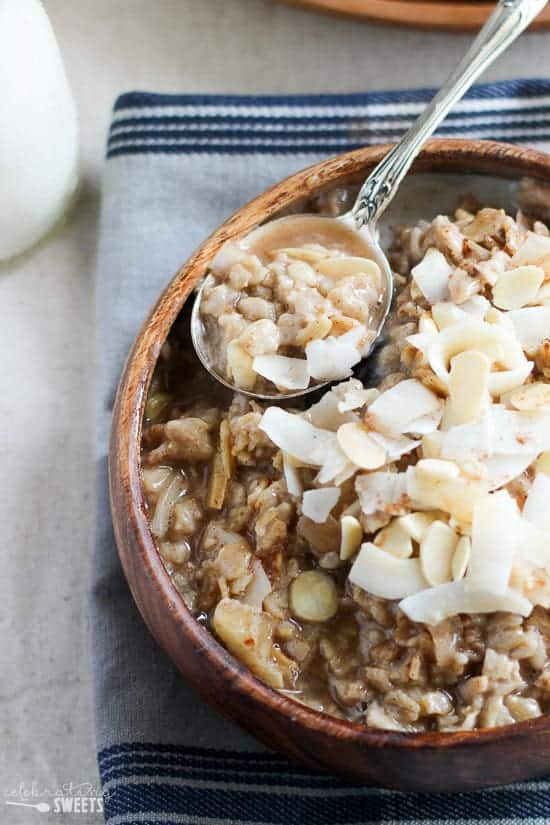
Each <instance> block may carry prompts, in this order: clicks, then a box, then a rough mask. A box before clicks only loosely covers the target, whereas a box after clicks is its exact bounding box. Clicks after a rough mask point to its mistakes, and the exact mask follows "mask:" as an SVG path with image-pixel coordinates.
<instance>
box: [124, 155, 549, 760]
mask: <svg viewBox="0 0 550 825" xmlns="http://www.w3.org/2000/svg"><path fill="white" fill-rule="evenodd" d="M388 148H389V145H384V146H373V147H369V148H365V149H359V150H356V151H354V152H349V153H347V154H344V155H340V156H338V157H335V158H331V159H329V160H326V161H323V162H321V163H318V164H316V165H314V166H311V167H309V168H307V169H305V170H303V171H301V172H298V173H297V174H294V175H292V176H291V177H289V178H287V179H286V180H284V181H282V182H280V183H278V184H276V185H275V186H274V187H272V188H271V189H269V190H268V191H267V192H265V193H263V194H262V195H260V196H259V197H257V198H255V199H254V200H253V201H251V202H250V203H248V204H247V205H246V206H244V207H242V209H240V210H239V211H238V212H237V213H235V214H234V215H233V216H232V217H230V218H229V219H228V220H227V221H226V222H225V223H224V224H223V225H222V226H221V227H220V228H219V229H217V230H216V231H215V232H214V233H213V234H212V235H211V236H210V237H209V238H208V239H207V240H206V241H205V242H204V243H203V244H202V245H201V246H200V247H199V248H198V249H197V251H196V252H195V253H194V254H193V255H192V256H191V258H190V259H189V260H188V261H187V263H186V264H184V266H183V267H182V268H181V269H180V270H179V271H178V272H177V274H176V275H175V277H174V278H173V280H172V281H171V282H170V284H169V285H168V287H167V288H166V289H165V291H164V292H163V293H162V295H161V296H160V298H159V300H158V301H157V303H156V305H155V306H154V307H153V309H152V311H151V313H150V314H149V316H148V318H147V320H146V321H145V323H144V325H143V326H142V328H141V331H140V332H139V334H138V336H137V338H136V340H135V342H134V345H133V347H132V349H131V351H130V353H129V355H128V359H127V361H126V365H125V368H124V372H123V375H122V378H121V381H120V384H119V389H118V393H117V398H116V402H115V407H114V413H113V425H112V432H111V444H110V458H109V476H110V495H111V507H112V512H113V521H114V529H115V536H116V540H117V545H118V547H119V553H120V556H121V560H122V564H123V567H124V569H125V573H126V576H127V579H128V581H129V584H130V588H131V590H132V593H133V595H134V598H135V600H136V602H137V603H138V606H139V607H140V610H142V613H144V611H143V608H142V605H141V604H140V599H139V594H138V592H137V588H136V586H135V582H134V581H133V577H132V575H131V570H129V566H130V564H129V560H128V558H127V557H126V553H125V552H124V551H125V541H126V538H125V536H127V535H128V534H129V533H131V534H132V535H133V537H134V538H135V544H136V546H137V548H138V549H139V558H138V559H134V560H133V563H138V564H141V565H143V568H144V570H145V572H146V573H147V576H148V577H149V579H150V584H151V585H152V587H153V588H154V589H156V590H157V591H158V593H159V595H160V597H161V599H162V601H163V603H164V606H165V608H166V611H169V612H170V614H171V620H172V621H175V622H176V623H177V625H178V627H179V629H180V630H181V634H183V635H186V636H187V637H188V638H189V639H190V641H191V642H192V644H193V647H194V648H195V650H196V651H199V652H200V655H201V656H204V657H206V658H207V659H208V663H209V667H210V668H212V669H214V670H216V671H217V672H218V675H219V674H220V673H221V674H222V678H223V681H224V683H225V685H226V688H227V690H230V691H232V692H233V693H238V694H240V695H241V696H242V698H243V700H246V703H247V709H248V710H250V709H251V705H256V706H257V705H261V706H263V707H264V708H265V707H266V706H267V707H268V708H269V710H270V713H271V715H272V717H273V718H274V720H276V717H277V716H279V717H285V718H286V719H287V720H289V719H291V720H292V721H293V722H294V723H295V724H298V725H299V726H300V727H302V728H307V729H309V730H310V731H312V732H313V731H315V732H317V733H323V734H325V735H327V736H329V737H336V738H338V739H340V740H342V739H345V740H348V741H355V742H356V743H358V744H360V745H364V746H369V747H375V748H376V747H381V746H384V745H388V744H391V745H393V746H397V747H399V748H403V749H405V750H408V749H417V748H445V749H447V748H454V747H457V746H464V745H466V746H468V745H474V744H475V745H476V746H480V745H489V744H494V743H495V742H496V741H502V740H504V739H510V738H516V737H526V736H531V735H536V734H537V733H538V732H541V731H543V730H544V731H546V730H547V729H548V728H549V726H550V717H549V716H541V717H538V718H537V719H534V720H529V721H525V722H517V723H515V724H514V725H508V726H505V727H500V728H491V729H481V730H474V731H459V732H451V733H435V732H434V733H423V734H414V733H413V734H408V733H399V732H391V731H382V730H372V729H369V728H367V727H365V726H362V725H358V724H354V723H352V722H347V721H343V720H340V719H336V718H334V717H331V716H328V715H327V714H324V713H320V712H318V711H314V710H311V709H310V708H307V707H306V706H304V705H301V704H299V703H297V702H295V701H294V700H292V699H291V698H287V697H285V696H284V695H282V694H280V693H277V692H276V691H274V690H272V689H271V688H269V687H267V686H266V685H265V684H263V683H262V682H260V681H259V680H258V679H256V678H255V677H254V676H253V675H252V674H251V673H250V672H249V671H248V670H247V669H246V668H244V667H243V666H242V665H240V664H239V662H238V661H237V660H236V659H234V658H233V656H231V655H230V654H229V653H228V652H227V651H226V650H225V649H224V648H223V647H222V646H221V645H220V644H219V643H218V642H217V641H216V639H215V638H214V636H213V635H211V633H210V632H209V631H208V630H206V629H205V628H204V627H202V626H201V625H200V624H199V623H198V622H197V621H196V620H195V619H194V618H193V616H192V614H191V613H190V612H189V611H188V609H187V607H186V606H185V604H184V602H183V599H182V598H181V596H180V595H179V593H178V591H177V590H176V588H175V586H174V585H173V583H172V581H171V579H170V576H169V575H168V573H167V571H166V569H165V567H164V565H163V563H162V561H161V558H160V556H159V554H158V551H157V549H156V546H155V543H154V540H153V538H152V535H151V532H150V530H149V526H148V522H147V518H146V512H145V505H144V500H143V495H142V489H141V480H140V439H141V422H142V417H143V410H144V405H145V400H146V395H147V391H148V387H149V383H150V380H151V376H152V373H153V370H154V367H155V364H156V361H157V358H158V355H159V352H160V348H161V346H162V344H163V343H164V341H165V339H166V337H167V335H168V333H169V330H170V328H171V326H172V323H173V322H174V320H175V318H176V317H177V315H178V313H179V311H180V310H181V308H182V306H183V304H184V302H185V300H186V298H187V297H188V295H189V293H190V291H191V289H192V288H193V286H194V285H195V284H196V282H197V281H198V280H199V278H200V277H201V275H202V274H203V272H204V269H205V265H206V263H207V262H208V261H209V260H210V259H211V257H212V254H213V252H214V250H216V249H217V248H218V247H219V246H220V244H221V243H223V242H224V241H225V240H227V239H228V238H231V237H236V236H237V237H238V236H242V235H243V234H245V233H246V232H247V231H248V230H249V229H251V228H252V227H253V226H255V225H256V224H257V223H258V222H259V217H260V216H261V218H262V220H265V219H267V218H269V217H271V216H273V215H274V214H276V213H277V212H279V211H280V210H282V209H284V208H286V207H287V206H288V205H289V204H291V203H292V202H293V201H295V200H297V199H299V198H302V197H304V196H308V195H310V194H312V193H313V192H314V191H317V190H319V189H321V188H323V187H327V186H330V185H334V184H335V183H337V182H338V180H345V179H346V178H349V177H350V176H353V175H356V174H357V173H358V172H361V174H366V173H367V172H368V170H369V169H370V168H372V166H374V164H376V163H377V162H378V161H379V160H380V159H381V158H382V157H383V156H384V154H385V153H386V152H387V150H388ZM413 171H441V172H466V173H474V174H475V173H478V174H487V175H495V176H497V177H510V178H516V179H517V178H518V177H521V176H532V177H535V178H538V179H541V180H546V181H550V156H548V155H545V154H543V153H541V152H537V151H534V150H531V149H526V148H523V147H519V146H514V145H511V144H504V143H495V142H489V141H472V140H446V139H445V140H432V141H430V142H429V143H428V144H427V147H426V148H425V149H424V151H423V152H422V154H421V155H420V157H419V158H418V160H417V162H416V164H415V166H414V169H413ZM144 618H145V620H146V621H147V616H146V615H145V613H144ZM148 624H149V625H150V622H148ZM151 630H153V628H151ZM218 706H219V704H218Z"/></svg>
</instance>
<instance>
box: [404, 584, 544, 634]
mask: <svg viewBox="0 0 550 825" xmlns="http://www.w3.org/2000/svg"><path fill="white" fill-rule="evenodd" d="M399 607H400V609H401V610H402V611H403V613H405V615H406V616H408V618H409V619H410V620H411V621H412V622H421V623H422V624H428V625H437V624H439V622H442V621H444V620H445V619H448V618H450V617H451V616H457V615H458V614H459V613H495V612H497V611H503V612H505V613H519V615H520V616H529V614H530V613H531V611H532V609H533V605H532V604H531V602H529V601H528V600H527V599H526V598H525V597H524V596H522V595H521V593H519V592H518V591H517V590H512V589H511V588H508V589H507V590H505V592H504V593H488V592H484V591H469V590H467V589H466V586H465V580H464V579H461V580H460V581H456V582H447V583H446V584H439V585H438V586H437V587H430V588H428V589H426V590H422V591H421V592H420V593H414V594H412V595H411V596H408V597H407V598H405V599H403V601H401V602H400V603H399Z"/></svg>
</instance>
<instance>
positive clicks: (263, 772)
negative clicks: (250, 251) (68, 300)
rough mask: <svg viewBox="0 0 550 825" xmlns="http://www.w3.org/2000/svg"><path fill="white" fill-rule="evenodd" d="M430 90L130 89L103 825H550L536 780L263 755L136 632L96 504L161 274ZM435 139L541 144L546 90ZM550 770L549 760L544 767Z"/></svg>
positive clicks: (473, 109)
mask: <svg viewBox="0 0 550 825" xmlns="http://www.w3.org/2000/svg"><path fill="white" fill-rule="evenodd" d="M431 94H432V92H431V91H429V90H423V91H408V92H394V93H389V94H355V95H337V96H332V95H324V96H314V97H234V96H231V97H226V96H187V95H185V96H179V95H157V94H144V93H131V94H125V95H123V96H122V97H121V98H119V100H118V101H117V103H116V105H115V109H114V114H113V120H112V125H111V130H110V134H109V142H108V152H107V157H108V160H107V164H106V170H105V179H104V191H103V207H102V222H101V239H100V246H99V259H98V272H97V290H96V296H97V319H98V320H97V342H98V382H97V411H96V412H97V414H96V421H97V439H96V443H97V483H98V486H97V520H96V521H97V524H98V530H97V536H96V542H95V559H94V583H93V589H92V594H91V611H92V626H93V646H92V652H93V667H94V687H95V709H96V729H97V749H98V762H99V769H100V775H101V781H102V785H103V790H104V794H105V816H106V821H107V822H108V823H110V825H138V823H139V825H158V824H159V823H163V824H164V825H176V823H180V825H181V824H182V823H184V824H186V825H195V824H196V825H253V824H254V825H255V823H258V824H259V823H262V825H303V823H312V824H313V823H315V825H359V823H360V824H361V825H367V823H369V825H370V823H386V825H389V824H390V823H403V825H404V823H408V825H413V823H418V824H419V825H428V823H429V825H436V823H446V825H451V823H457V824H458V823H492V825H504V824H505V823H506V825H512V823H519V822H520V821H524V822H529V823H531V825H536V823H540V825H542V824H543V823H545V825H548V823H550V796H549V795H548V791H549V788H550V785H549V783H548V781H545V780H533V781H529V782H523V783H521V784H518V785H514V786H511V787H507V788H500V789H499V788H495V789H490V790H486V791H479V792H473V793H468V794H455V795H438V794H435V795H434V794H431V795H420V794H410V793H409V794H404V793H399V792H395V791H388V790H383V789H377V788H366V787H364V786H361V785H357V784H352V783H351V784H350V783H347V782H344V781H341V780H339V779H337V778H335V777H332V776H325V775H320V774H316V773H314V772H312V771H311V770H309V769H306V768H303V767H301V766H298V765H296V764H294V763H291V762H289V761H288V760H287V759H286V758H284V757H283V756H280V755H277V754H273V753H270V752H268V751H266V750H265V749H264V748H262V747H261V746H260V745H259V744H258V743H257V742H255V741H253V740H252V739H251V738H250V737H248V736H247V735H246V734H244V733H243V732H241V731H240V730H239V729H238V728H237V727H235V726H232V725H231V724H229V723H228V722H226V721H224V720H222V719H221V718H220V717H219V716H218V715H217V714H216V713H215V712H214V711H213V710H212V709H211V708H209V707H207V706H206V705H205V704H204V703H203V701H202V700H201V699H200V697H198V696H197V695H196V694H195V693H194V691H193V690H192V689H191V688H190V687H189V686H188V685H186V684H185V682H184V681H183V679H182V678H181V676H180V675H179V674H178V673H177V672H176V671H175V670H174V668H173V667H172V665H171V663H170V662H169V661H168V660H167V659H166V657H165V656H164V654H163V653H162V652H161V651H160V650H159V649H158V648H157V646H156V644H155V642H154V641H153V639H152V638H151V637H150V635H149V632H148V631H147V629H146V627H145V625H144V624H143V622H142V620H141V618H140V616H139V614H138V612H137V610H136V608H135V606H134V604H133V602H132V599H131V596H130V593H129V590H128V588H127V585H126V583H125V580H124V578H123V575H122V571H121V568H120V565H119V562H118V558H117V554H116V549H115V544H114V539H113V534H112V528H111V521H110V513H109V505H108V498H107V473H106V453H107V440H108V431H109V425H110V415H111V409H112V404H113V398H114V394H115V390H116V385H117V381H118V378H119V375H120V372H121V369H122V365H123V361H124V358H125V356H126V354H127V352H128V349H129V347H130V345H131V342H132V340H133V338H134V336H135V334H136V332H137V330H138V328H139V326H140V324H141V322H142V321H143V319H144V317H145V315H146V313H147V311H148V309H149V307H150V306H151V304H152V303H153V301H154V300H155V298H156V297H157V295H158V294H159V292H160V291H161V290H162V288H163V287H164V286H165V284H166V283H167V282H168V280H169V279H170V277H171V276H172V274H173V273H174V272H175V271H176V269H177V268H178V267H179V265H180V264H181V262H182V261H183V260H185V259H186V257H187V256H188V255H189V253H190V252H191V251H192V250H193V248H194V247H195V246H197V245H198V244H199V243H200V242H201V241H202V240H203V239H204V238H205V237H206V236H207V235H208V234H209V233H210V232H211V230H213V229H214V228H215V227H216V226H217V225H218V224H219V223H220V222H221V221H222V220H223V219H224V218H226V217H227V216H228V215H229V214H230V213H232V212H233V211H234V210H235V209H237V208H238V207H239V206H240V205H241V204H243V203H245V202H246V201H248V200H249V199H250V198H252V197H253V196H254V195H256V194H258V193H260V192H261V191H262V190H264V189H266V188H267V187H268V186H270V185H271V184H273V183H274V182H275V181H277V180H279V179H281V178H283V177H286V176H287V175H289V174H290V173H292V172H294V171H296V170H298V169H300V168H301V167H304V166H306V165H309V164H311V163H313V162H315V161H317V160H320V159H322V158H323V157H327V156H328V155H330V154H335V153H337V152H341V151H344V150H347V149H352V148H355V147H357V146H361V145H365V144H368V143H379V142H384V141H388V140H393V139H396V138H398V137H399V136H400V135H401V134H402V132H403V131H404V129H405V128H406V127H407V126H408V125H409V124H410V122H411V121H412V119H413V118H414V117H415V116H416V115H417V114H418V113H419V112H420V110H421V109H422V107H423V105H424V103H425V102H426V101H427V100H429V99H430V97H431ZM439 134H440V135H446V136H468V137H476V138H484V137H486V138H493V139H497V140H509V141H513V142H527V143H529V144H530V145H537V146H540V147H543V148H544V146H545V145H546V146H547V145H550V82H548V81H541V80H526V81H513V82H508V83H498V84H490V85H481V86H477V87H475V88H474V89H473V90H472V91H471V92H470V94H469V95H468V97H467V98H466V99H465V100H463V101H462V102H461V103H460V104H459V105H457V106H456V107H455V109H454V110H453V112H452V113H451V115H449V117H448V118H447V121H446V122H445V124H444V126H443V127H442V128H441V129H440V131H439ZM549 767H550V765H549Z"/></svg>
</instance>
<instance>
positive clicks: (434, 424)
mask: <svg viewBox="0 0 550 825" xmlns="http://www.w3.org/2000/svg"><path fill="white" fill-rule="evenodd" d="M442 410H443V403H442V404H441V406H440V407H439V409H437V410H435V412H433V413H429V414H428V415H421V416H420V418H415V419H414V421H411V422H410V424H409V430H408V431H409V433H410V434H411V435H413V436H414V437H415V438H416V437H417V436H421V435H430V433H433V432H435V431H436V430H437V428H438V427H439V424H440V422H441V417H442V415H441V412H442Z"/></svg>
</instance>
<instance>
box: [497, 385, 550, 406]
mask: <svg viewBox="0 0 550 825" xmlns="http://www.w3.org/2000/svg"><path fill="white" fill-rule="evenodd" d="M506 401H507V403H508V404H510V405H511V406H512V407H515V408H516V410H539V409H546V410H550V384H544V383H543V382H542V381H533V383H532V384H525V385H524V386H522V387H518V388H517V389H515V390H512V392H511V393H509V394H508V395H507V396H506Z"/></svg>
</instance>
